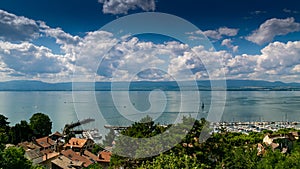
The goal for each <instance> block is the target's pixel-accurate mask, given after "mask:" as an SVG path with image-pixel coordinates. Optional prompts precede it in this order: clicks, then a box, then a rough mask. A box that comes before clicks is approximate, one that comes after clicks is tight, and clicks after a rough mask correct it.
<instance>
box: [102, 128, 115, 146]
mask: <svg viewBox="0 0 300 169" xmlns="http://www.w3.org/2000/svg"><path fill="white" fill-rule="evenodd" d="M115 137H116V135H115V131H114V130H113V129H110V130H109V132H108V134H107V135H106V136H105V140H103V144H104V146H112V142H113V141H114V140H115Z"/></svg>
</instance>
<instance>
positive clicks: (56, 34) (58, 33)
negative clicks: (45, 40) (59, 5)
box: [39, 22, 81, 45]
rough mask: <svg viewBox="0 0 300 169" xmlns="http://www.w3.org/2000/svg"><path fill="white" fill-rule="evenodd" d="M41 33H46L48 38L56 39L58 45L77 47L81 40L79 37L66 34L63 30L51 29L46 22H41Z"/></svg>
mask: <svg viewBox="0 0 300 169" xmlns="http://www.w3.org/2000/svg"><path fill="white" fill-rule="evenodd" d="M39 27H40V32H42V33H45V34H46V36H49V37H53V38H55V39H56V43H57V44H62V45H65V44H69V45H77V44H78V43H79V41H80V40H81V38H80V37H79V36H72V35H70V34H69V33H66V32H64V31H63V30H62V29H61V28H51V27H49V26H47V25H46V23H45V22H39Z"/></svg>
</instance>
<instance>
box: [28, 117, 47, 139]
mask: <svg viewBox="0 0 300 169" xmlns="http://www.w3.org/2000/svg"><path fill="white" fill-rule="evenodd" d="M30 127H31V129H32V130H33V134H34V136H36V137H43V136H47V135H49V134H51V129H52V122H51V120H50V118H49V116H48V115H46V114H43V113H36V114H34V115H32V117H31V118H30Z"/></svg>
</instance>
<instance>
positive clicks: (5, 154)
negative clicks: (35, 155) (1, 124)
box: [0, 147, 31, 169]
mask: <svg viewBox="0 0 300 169" xmlns="http://www.w3.org/2000/svg"><path fill="white" fill-rule="evenodd" d="M0 168H3V169H4V168H5V169H17V168H22V169H30V168H31V162H30V161H29V160H27V159H26V158H25V157H24V150H23V149H22V148H16V147H9V148H7V149H5V150H3V151H2V152H1V153H0Z"/></svg>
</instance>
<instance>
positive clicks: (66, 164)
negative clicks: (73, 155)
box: [51, 155, 83, 169]
mask: <svg viewBox="0 0 300 169" xmlns="http://www.w3.org/2000/svg"><path fill="white" fill-rule="evenodd" d="M82 166H83V162H81V161H72V160H70V159H69V158H67V157H65V156H63V155H62V156H59V157H58V158H56V159H55V160H52V161H51V168H52V169H78V168H82Z"/></svg>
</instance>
